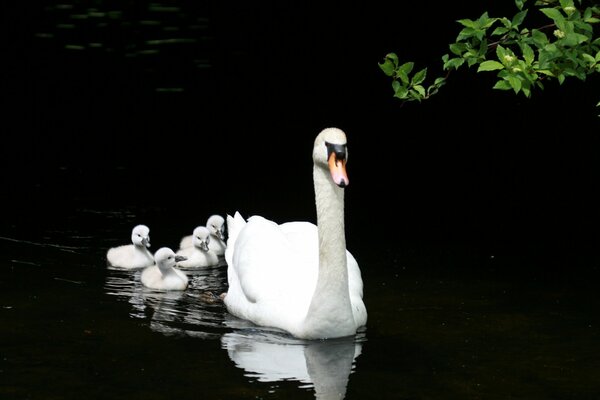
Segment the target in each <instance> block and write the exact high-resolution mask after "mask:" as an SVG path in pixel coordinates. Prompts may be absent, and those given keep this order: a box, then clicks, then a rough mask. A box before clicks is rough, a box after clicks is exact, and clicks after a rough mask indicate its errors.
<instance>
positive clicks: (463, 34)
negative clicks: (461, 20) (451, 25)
mask: <svg viewBox="0 0 600 400" xmlns="http://www.w3.org/2000/svg"><path fill="white" fill-rule="evenodd" d="M475 33H477V31H476V30H475V29H473V28H464V29H462V30H461V31H460V32H459V33H458V36H457V37H456V41H457V42H460V41H461V40H465V39H468V38H470V37H473V36H475Z"/></svg>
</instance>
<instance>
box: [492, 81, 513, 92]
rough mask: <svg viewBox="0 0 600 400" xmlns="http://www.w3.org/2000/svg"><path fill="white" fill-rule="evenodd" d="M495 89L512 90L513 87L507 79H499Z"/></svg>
mask: <svg viewBox="0 0 600 400" xmlns="http://www.w3.org/2000/svg"><path fill="white" fill-rule="evenodd" d="M494 89H500V90H510V89H512V88H511V87H510V83H508V82H507V81H498V82H496V84H495V85H494Z"/></svg>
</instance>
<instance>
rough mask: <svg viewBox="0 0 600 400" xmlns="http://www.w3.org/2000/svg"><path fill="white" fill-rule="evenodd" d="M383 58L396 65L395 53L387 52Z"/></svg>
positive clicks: (396, 57)
mask: <svg viewBox="0 0 600 400" xmlns="http://www.w3.org/2000/svg"><path fill="white" fill-rule="evenodd" d="M385 58H386V59H388V60H390V61H392V62H393V63H394V65H398V56H397V55H396V53H388V54H386V55H385Z"/></svg>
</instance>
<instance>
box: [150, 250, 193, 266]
mask: <svg viewBox="0 0 600 400" xmlns="http://www.w3.org/2000/svg"><path fill="white" fill-rule="evenodd" d="M185 260H187V258H186V257H183V256H180V255H177V254H175V252H174V251H173V250H171V249H170V248H168V247H161V248H160V249H158V250H156V253H154V261H156V265H158V268H159V269H160V270H161V271H164V270H168V269H170V268H173V267H175V265H176V264H177V263H178V262H180V261H185Z"/></svg>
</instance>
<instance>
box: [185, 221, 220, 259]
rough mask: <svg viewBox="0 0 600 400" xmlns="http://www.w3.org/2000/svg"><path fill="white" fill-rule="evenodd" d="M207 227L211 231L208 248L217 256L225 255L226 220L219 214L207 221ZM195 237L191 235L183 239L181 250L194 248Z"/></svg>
mask: <svg viewBox="0 0 600 400" xmlns="http://www.w3.org/2000/svg"><path fill="white" fill-rule="evenodd" d="M206 227H207V228H208V230H209V231H210V243H209V244H208V248H209V249H210V250H212V251H213V252H214V253H215V254H216V255H217V256H223V255H225V248H226V247H227V244H226V243H225V219H224V218H223V217H222V216H220V215H218V214H214V215H211V216H210V217H208V219H207V220H206ZM193 237H194V235H189V236H185V237H184V238H183V239H181V242H180V243H179V248H180V249H185V248H187V247H193V246H194V241H193Z"/></svg>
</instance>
